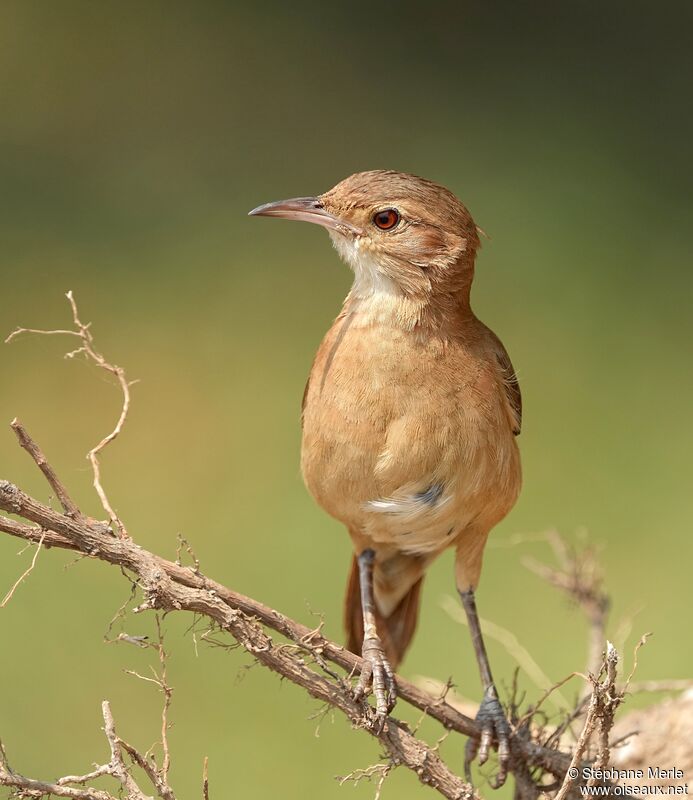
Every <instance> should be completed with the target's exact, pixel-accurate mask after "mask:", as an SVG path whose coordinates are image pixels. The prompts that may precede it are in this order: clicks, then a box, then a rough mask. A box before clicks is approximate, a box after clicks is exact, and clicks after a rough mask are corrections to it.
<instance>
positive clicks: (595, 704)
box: [554, 642, 622, 800]
mask: <svg viewBox="0 0 693 800" xmlns="http://www.w3.org/2000/svg"><path fill="white" fill-rule="evenodd" d="M617 664H618V653H617V652H616V649H615V648H614V646H613V645H612V644H611V642H607V648H606V656H605V657H604V662H603V666H602V670H601V672H604V673H605V674H606V677H605V679H604V681H603V682H602V683H600V682H599V677H597V678H592V696H591V698H590V704H589V707H588V708H587V716H586V718H585V724H584V726H583V728H582V731H581V733H580V736H579V738H578V740H577V743H576V745H575V749H574V751H573V757H572V758H571V760H570V767H569V768H568V770H567V772H566V775H565V779H564V780H563V785H562V786H561V788H560V790H559V791H558V793H557V794H556V796H555V798H554V800H565V798H566V797H568V796H569V794H570V792H571V791H572V789H573V786H574V785H575V784H576V782H578V779H579V778H582V780H581V781H580V782H582V781H583V780H584V776H585V773H584V772H583V770H582V768H581V761H582V757H583V754H584V752H585V749H586V748H587V745H588V744H589V741H590V739H591V738H592V735H593V733H594V731H595V728H597V726H598V725H599V732H600V748H599V752H598V755H597V759H596V761H595V765H594V768H595V770H596V769H597V768H599V769H603V768H604V767H605V766H606V764H607V762H608V758H609V740H608V734H609V730H610V729H611V726H612V725H613V715H614V713H615V711H616V707H617V706H618V704H619V702H620V700H621V698H622V695H619V694H618V692H617V690H616V665H617ZM587 774H588V775H590V777H589V779H588V780H587V785H588V786H593V785H595V783H596V779H595V777H594V775H593V774H592V769H590V770H589V772H588V773H587Z"/></svg>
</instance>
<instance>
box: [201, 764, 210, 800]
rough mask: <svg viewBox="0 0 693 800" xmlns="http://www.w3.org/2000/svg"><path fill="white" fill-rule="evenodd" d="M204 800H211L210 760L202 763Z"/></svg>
mask: <svg viewBox="0 0 693 800" xmlns="http://www.w3.org/2000/svg"><path fill="white" fill-rule="evenodd" d="M202 800H209V759H208V758H207V756H205V760H204V761H203V762H202Z"/></svg>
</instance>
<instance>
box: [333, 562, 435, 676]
mask: <svg viewBox="0 0 693 800" xmlns="http://www.w3.org/2000/svg"><path fill="white" fill-rule="evenodd" d="M377 570H378V567H377V565H376V574H375V581H374V582H375V584H376V585H375V601H376V602H375V624H376V628H377V631H378V636H379V637H380V640H381V641H382V643H383V647H384V648H385V655H386V656H387V659H388V661H389V662H390V666H391V667H392V669H397V667H398V665H399V664H400V662H401V661H402V659H403V658H404V654H405V652H406V650H407V648H408V647H409V644H410V643H411V640H412V638H413V636H414V631H415V630H416V622H417V619H418V616H419V605H420V599H421V584H422V583H423V575H422V574H421V571H420V570H418V569H417V574H416V577H415V579H414V580H413V582H412V583H411V584H410V586H409V589H408V590H407V591H406V593H405V594H404V595H403V596H402V597H401V599H399V600H398V601H397V603H396V605H395V606H394V608H392V610H391V611H390V612H389V613H388V614H387V616H385V614H384V613H383V612H382V611H381V610H380V608H379V605H380V606H381V607H382V606H383V605H384V604H383V603H380V604H379V603H378V600H379V597H378V594H379V592H378V588H379V587H378V583H379V581H378V577H379V576H378V574H377ZM344 627H345V628H346V634H347V648H348V649H349V650H351V652H352V653H356V654H357V655H361V648H362V646H363V614H362V612H361V586H360V582H359V566H358V562H357V560H356V557H355V556H354V558H353V559H352V561H351V572H350V573H349V580H348V582H347V590H346V596H345V598H344Z"/></svg>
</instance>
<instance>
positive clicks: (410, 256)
mask: <svg viewBox="0 0 693 800" xmlns="http://www.w3.org/2000/svg"><path fill="white" fill-rule="evenodd" d="M250 214H251V215H257V216H268V217H281V218H283V219H295V220H303V221H306V222H314V223H316V224H318V225H321V226H323V227H324V228H327V230H328V232H329V234H330V236H331V238H332V241H333V243H334V246H335V248H336V249H337V251H338V252H339V254H340V256H341V257H342V258H343V259H344V261H346V263H347V264H348V265H349V266H350V267H351V268H352V269H353V271H354V275H355V281H354V287H353V289H352V295H353V296H356V297H359V296H360V297H363V296H366V295H372V294H376V293H385V294H388V295H395V296H401V297H403V298H407V299H410V300H412V301H415V302H419V303H430V302H435V300H436V299H437V298H438V299H440V300H442V299H443V298H446V299H448V300H450V299H452V298H453V297H455V296H456V295H458V294H460V293H461V294H462V295H464V296H466V297H467V298H468V293H469V286H470V284H471V280H472V276H473V270H474V256H475V253H476V250H477V249H478V247H479V237H478V233H477V228H476V226H475V224H474V221H473V220H472V217H471V215H470V213H469V212H468V211H467V209H466V208H465V207H464V206H463V205H462V203H461V202H460V201H459V200H458V199H457V198H456V197H455V195H454V194H452V192H450V191H448V190H447V189H445V188H444V187H443V186H440V185H438V184H436V183H433V182H432V181H428V180H425V179H424V178H419V177H416V176H415V175H408V174H406V173H401V172H393V171H389V170H373V171H371V172H359V173H356V174H355V175H351V176H350V177H349V178H346V179H345V180H343V181H341V183H338V184H337V185H336V186H335V187H334V188H332V189H330V190H329V191H328V192H325V193H324V194H322V195H319V196H317V197H298V198H293V199H291V200H281V201H279V202H276V203H267V204H266V205H262V206H259V207H258V208H255V209H253V210H252V211H251V212H250Z"/></svg>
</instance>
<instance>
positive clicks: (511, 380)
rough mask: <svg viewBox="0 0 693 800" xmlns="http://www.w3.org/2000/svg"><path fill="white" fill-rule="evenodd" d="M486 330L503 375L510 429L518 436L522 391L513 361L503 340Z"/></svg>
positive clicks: (520, 422) (520, 421)
mask: <svg viewBox="0 0 693 800" xmlns="http://www.w3.org/2000/svg"><path fill="white" fill-rule="evenodd" d="M487 330H488V329H487ZM488 332H489V334H490V335H491V342H492V345H493V349H494V353H495V356H496V360H497V361H498V365H499V366H500V368H501V372H502V375H503V386H504V388H505V397H506V400H507V401H508V413H509V417H510V423H511V425H512V431H513V433H514V434H515V436H518V435H519V433H520V430H521V428H522V393H521V392H520V384H519V382H518V380H517V374H516V373H515V368H514V367H513V362H512V361H511V360H510V356H509V355H508V351H507V350H506V349H505V347H504V346H503V342H501V340H500V339H499V338H498V337H497V336H496V334H495V333H493V331H491V330H489V331H488Z"/></svg>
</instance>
